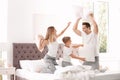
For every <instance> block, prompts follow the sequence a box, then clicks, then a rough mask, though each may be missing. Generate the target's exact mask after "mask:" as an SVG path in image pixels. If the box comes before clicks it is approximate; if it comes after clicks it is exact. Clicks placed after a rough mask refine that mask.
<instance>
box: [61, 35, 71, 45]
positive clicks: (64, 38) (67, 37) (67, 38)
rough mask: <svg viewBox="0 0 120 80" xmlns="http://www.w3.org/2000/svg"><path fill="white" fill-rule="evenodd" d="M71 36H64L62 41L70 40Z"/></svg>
mask: <svg viewBox="0 0 120 80" xmlns="http://www.w3.org/2000/svg"><path fill="white" fill-rule="evenodd" d="M70 39H71V38H70V37H69V36H66V37H63V39H62V41H63V42H64V44H65V43H66V42H68V41H69V40H70Z"/></svg>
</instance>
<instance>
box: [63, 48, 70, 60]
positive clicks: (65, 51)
mask: <svg viewBox="0 0 120 80" xmlns="http://www.w3.org/2000/svg"><path fill="white" fill-rule="evenodd" d="M70 54H72V48H71V47H70V48H68V47H66V46H64V47H63V61H66V62H71V57H70Z"/></svg>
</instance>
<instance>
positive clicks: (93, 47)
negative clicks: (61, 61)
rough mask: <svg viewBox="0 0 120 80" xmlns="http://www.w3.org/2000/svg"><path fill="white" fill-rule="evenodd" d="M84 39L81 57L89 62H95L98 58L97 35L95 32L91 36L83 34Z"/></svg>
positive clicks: (80, 51)
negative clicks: (96, 57)
mask: <svg viewBox="0 0 120 80" xmlns="http://www.w3.org/2000/svg"><path fill="white" fill-rule="evenodd" d="M82 39H83V40H82V41H83V44H84V47H83V48H82V47H81V48H80V50H79V53H80V56H83V57H86V60H87V61H94V60H95V56H98V37H97V34H95V33H94V32H91V33H90V34H86V33H84V32H82Z"/></svg>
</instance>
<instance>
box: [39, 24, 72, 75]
mask: <svg viewBox="0 0 120 80" xmlns="http://www.w3.org/2000/svg"><path fill="white" fill-rule="evenodd" d="M70 23H71V22H69V23H68V25H67V27H66V28H65V29H63V30H62V31H61V32H60V34H56V32H57V31H56V29H55V27H54V26H50V27H48V29H47V33H46V37H45V39H44V41H43V42H42V43H41V45H39V46H40V48H39V49H43V48H44V47H45V46H46V45H47V46H48V53H47V54H46V55H45V57H44V61H45V63H46V65H47V68H48V69H47V71H46V72H48V73H54V71H55V70H56V68H55V65H57V63H56V55H57V51H58V42H57V38H58V37H60V36H61V35H62V34H63V33H64V32H65V31H66V29H67V28H68V27H69V26H70Z"/></svg>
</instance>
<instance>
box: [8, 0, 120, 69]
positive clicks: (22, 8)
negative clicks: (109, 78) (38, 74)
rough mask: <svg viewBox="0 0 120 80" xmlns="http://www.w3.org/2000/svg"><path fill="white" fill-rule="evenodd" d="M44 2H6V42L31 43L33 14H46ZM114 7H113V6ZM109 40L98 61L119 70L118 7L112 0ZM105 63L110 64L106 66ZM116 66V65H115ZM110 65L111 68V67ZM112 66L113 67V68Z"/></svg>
mask: <svg viewBox="0 0 120 80" xmlns="http://www.w3.org/2000/svg"><path fill="white" fill-rule="evenodd" d="M45 1H46V0H43V1H42V0H8V40H9V42H10V43H13V42H33V35H34V28H33V14H34V13H41V14H42V13H44V14H48V13H47V12H46V8H45V7H46V6H47V4H46V5H43V3H45ZM113 5H114V6H113ZM109 6H110V8H109V15H110V17H109V39H108V43H109V44H108V50H109V51H108V53H107V54H104V55H103V54H102V56H101V55H100V61H101V62H102V64H104V65H105V66H110V69H111V68H112V69H119V67H120V65H119V64H120V59H119V56H120V50H119V48H117V47H116V46H118V47H119V41H120V39H119V38H118V37H119V34H120V31H119V29H118V28H119V19H120V16H119V14H120V5H119V4H118V2H114V0H112V1H110V4H109ZM8 57H9V61H10V63H11V62H12V48H11V51H10V54H9V55H8ZM105 62H110V63H108V64H107V65H106V63H105ZM115 64H116V65H115ZM111 65H112V66H111ZM113 65H114V66H113Z"/></svg>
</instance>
